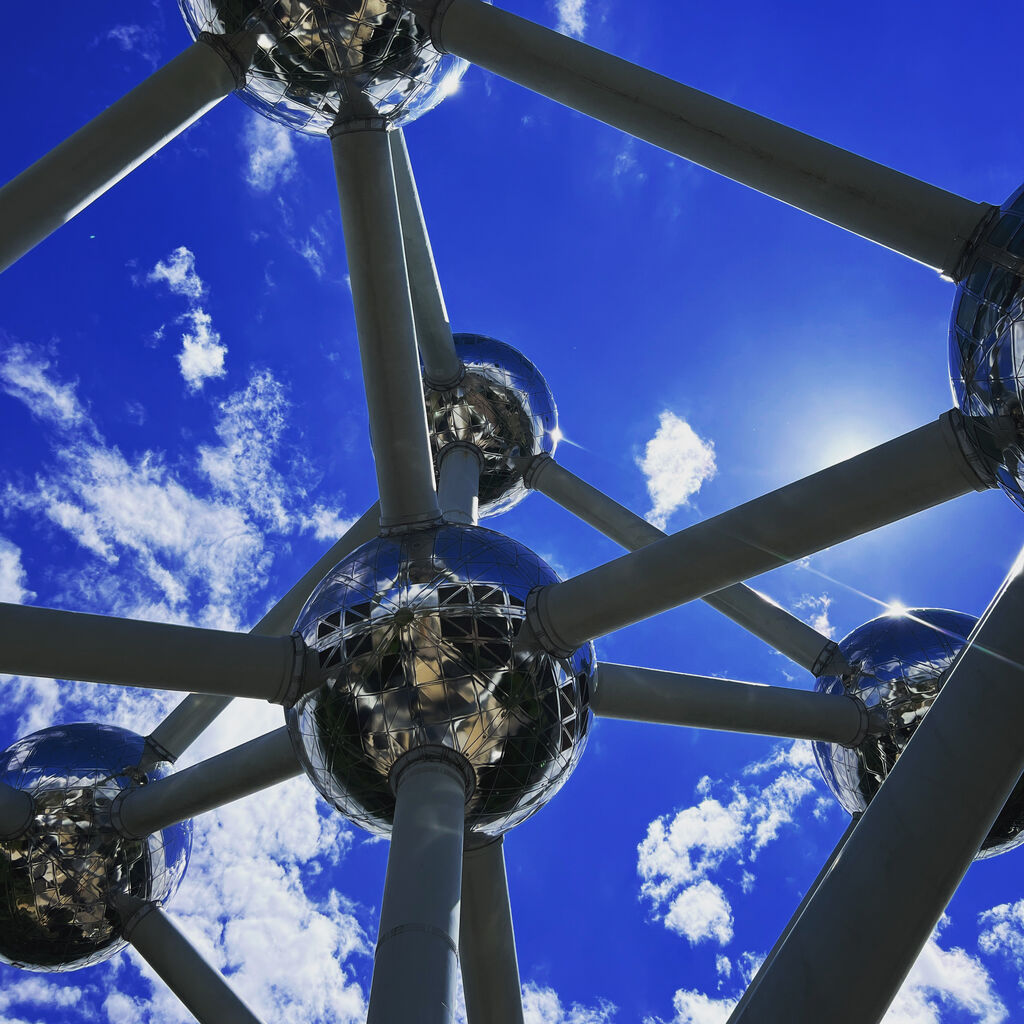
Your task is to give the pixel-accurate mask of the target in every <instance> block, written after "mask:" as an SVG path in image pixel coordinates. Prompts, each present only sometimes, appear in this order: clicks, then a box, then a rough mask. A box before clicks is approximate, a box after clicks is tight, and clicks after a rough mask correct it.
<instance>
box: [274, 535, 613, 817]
mask: <svg viewBox="0 0 1024 1024" xmlns="http://www.w3.org/2000/svg"><path fill="white" fill-rule="evenodd" d="M556 581H557V577H556V576H555V574H554V573H553V572H552V571H551V569H550V568H548V566H547V565H545V563H544V562H542V561H541V560H540V559H539V558H538V557H537V556H536V555H535V554H533V553H532V552H531V551H529V550H527V549H526V548H524V547H523V546H522V545H521V544H519V543H517V542H516V541H514V540H511V539H510V538H508V537H504V536H502V535H501V534H498V533H494V532H493V531H491V530H485V529H482V528H481V527H478V526H457V525H444V526H438V527H432V528H430V529H426V530H416V531H414V532H409V533H402V534H398V535H395V536H391V537H379V538H377V539H376V540H372V541H370V542H369V543H367V544H364V545H363V546H362V547H361V548H358V549H357V550H356V551H354V552H353V553H352V554H351V555H349V556H348V557H347V558H345V559H344V560H342V561H341V562H339V563H338V565H336V566H335V567H334V568H333V569H332V570H331V572H330V573H329V574H328V575H327V577H326V578H325V579H324V580H323V581H322V582H321V583H320V585H319V586H318V587H317V589H316V590H315V591H314V592H313V594H312V596H311V597H310V599H309V601H308V602H307V604H306V607H305V608H304V609H303V610H302V613H301V615H300V616H299V620H298V622H297V624H296V629H297V630H298V631H300V632H301V633H302V635H303V637H304V639H305V640H306V643H307V644H309V645H310V646H311V647H313V648H315V649H316V650H317V651H318V652H319V663H320V673H321V678H322V679H323V685H322V686H320V688H319V689H317V690H314V691H313V692H312V693H309V694H307V695H306V696H305V697H303V698H302V699H301V700H300V701H299V702H298V704H296V705H295V707H294V708H291V709H290V710H289V711H288V712H287V720H288V729H289V731H290V733H291V736H292V742H293V743H294V744H295V749H296V752H297V753H298V755H299V758H300V760H301V762H302V764H303V766H304V767H305V769H306V772H307V773H308V774H309V777H310V778H311V779H312V780H313V784H314V785H315V786H316V788H317V789H318V790H319V791H320V792H321V793H322V794H323V796H324V798H325V799H326V800H328V801H329V802H330V803H332V804H333V805H334V806H335V807H337V808H338V809H339V810H340V811H342V812H343V813H344V814H346V815H348V817H349V818H351V819H352V820H353V821H354V822H356V823H357V824H359V825H362V826H363V827H364V828H366V829H369V830H370V831H371V832H377V833H382V834H386V833H388V832H389V831H390V827H391V821H392V816H393V814H394V805H395V801H394V796H393V795H392V792H391V789H390V788H389V784H388V774H389V772H390V770H391V767H392V766H393V765H394V763H395V762H396V761H397V760H398V758H400V757H401V756H402V755H403V754H404V753H406V752H407V751H409V750H413V749H415V748H417V747H420V746H424V745H441V746H444V747H449V748H451V749H452V750H455V751H458V752H459V753H460V754H462V755H463V757H465V758H466V760H467V761H468V762H469V764H470V766H471V767H472V769H473V772H474V773H475V779H476V788H475V791H474V792H473V794H472V796H471V797H470V799H469V802H468V803H467V806H466V825H467V828H468V829H471V830H473V831H475V832H478V833H482V834H485V835H492V836H493V835H499V834H501V833H502V832H505V831H507V830H508V829H510V828H512V826H513V825H516V824H518V823H519V822H521V821H523V820H524V819H525V818H527V817H529V816H530V815H531V814H533V813H534V812H535V811H537V810H538V809H539V808H540V807H541V806H543V805H544V804H545V803H547V801H548V800H550V799H551V797H552V796H554V794H555V793H556V792H557V791H558V789H559V788H561V786H562V784H563V783H564V782H565V781H566V779H567V778H568V777H569V775H570V773H571V772H572V770H573V769H574V768H575V767H576V763H577V762H578V761H579V758H580V756H581V754H582V753H583V748H584V745H585V742H586V737H587V731H588V729H589V725H590V709H589V702H590V681H591V676H592V674H593V666H594V652H593V647H592V645H590V644H586V645H585V646H583V647H581V648H580V649H579V650H578V651H576V652H575V654H573V655H572V656H571V657H568V658H557V657H554V656H552V655H550V654H547V653H544V652H541V653H529V654H525V655H524V654H520V653H518V652H513V641H514V640H515V638H516V635H517V633H518V632H519V629H520V628H521V626H522V623H523V621H524V619H525V617H526V610H525V604H526V596H527V594H528V593H529V592H530V591H531V590H532V589H533V588H534V587H539V586H543V585H545V584H548V583H554V582H556Z"/></svg>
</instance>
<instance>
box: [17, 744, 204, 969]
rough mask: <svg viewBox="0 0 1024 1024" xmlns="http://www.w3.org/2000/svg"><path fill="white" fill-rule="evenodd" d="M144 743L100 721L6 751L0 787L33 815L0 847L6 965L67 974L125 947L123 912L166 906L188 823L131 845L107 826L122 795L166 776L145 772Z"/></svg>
mask: <svg viewBox="0 0 1024 1024" xmlns="http://www.w3.org/2000/svg"><path fill="white" fill-rule="evenodd" d="M145 743H146V741H145V739H144V738H143V737H142V736H137V735H135V734H134V733H131V732H128V731H127V730H125V729H118V728H115V727H113V726H104V725H86V724H79V725H66V726H59V727H57V728H53V729H44V730H43V731H41V732H37V733H33V734H32V735H31V736H26V737H25V738H24V739H22V740H19V741H18V742H17V743H15V744H13V745H12V746H10V747H8V749H7V750H6V751H4V753H3V754H0V781H2V782H4V783H6V784H7V785H8V786H13V787H14V788H15V789H20V790H23V791H25V792H27V793H29V794H31V796H32V798H33V800H34V801H35V815H34V817H33V820H32V822H31V824H30V825H29V827H28V829H27V830H26V831H25V832H24V833H23V834H21V835H20V836H18V837H17V838H16V839H12V840H7V841H6V842H2V843H0V960H2V961H3V962H4V963H8V964H13V965H14V966H15V967H24V968H27V969H29V970H33V971H70V970H75V969H77V968H79V967H85V966H87V965H88V964H94V963H98V962H99V961H101V960H106V959H109V958H110V957H111V956H113V955H114V954H115V953H116V952H118V950H120V949H122V948H124V941H123V939H122V937H121V928H120V918H119V915H118V911H117V907H118V905H119V904H120V903H121V902H122V901H123V900H124V899H126V898H134V899H141V900H161V901H163V900H166V899H168V898H169V897H170V896H171V895H172V894H173V893H174V891H175V890H176V889H177V887H178V883H179V882H180V881H181V878H182V875H183V874H184V872H185V868H186V866H187V864H188V857H189V852H190V850H191V845H192V828H191V824H190V823H188V822H183V823H181V824H178V825H174V826H173V827H171V828H166V829H163V830H161V831H159V832H157V833H155V834H153V835H148V836H146V837H144V838H141V839H125V838H124V837H122V836H121V835H119V834H118V833H117V832H116V831H115V829H114V828H113V825H112V824H111V820H110V807H111V803H112V802H113V800H114V799H115V797H117V795H118V794H119V793H121V792H122V791H124V790H126V789H128V788H130V787H132V786H137V785H141V784H143V783H148V782H150V781H153V780H156V779H159V778H160V777H161V774H162V773H161V772H160V771H155V770H150V771H148V772H145V773H144V772H142V771H141V770H140V769H139V768H138V765H139V762H140V759H141V758H142V754H143V749H144V747H145Z"/></svg>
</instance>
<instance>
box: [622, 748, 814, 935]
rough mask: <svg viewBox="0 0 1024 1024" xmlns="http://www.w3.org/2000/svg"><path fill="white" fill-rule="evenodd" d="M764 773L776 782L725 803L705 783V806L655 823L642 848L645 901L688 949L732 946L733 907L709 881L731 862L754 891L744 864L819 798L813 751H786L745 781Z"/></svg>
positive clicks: (743, 786) (734, 789)
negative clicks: (694, 945) (802, 808)
mask: <svg viewBox="0 0 1024 1024" xmlns="http://www.w3.org/2000/svg"><path fill="white" fill-rule="evenodd" d="M804 748H808V749H807V750H805V749H804ZM767 771H774V772H775V777H774V778H772V779H770V780H764V779H758V780H757V781H756V782H753V783H738V782H737V783H733V784H731V785H730V786H729V787H727V788H726V789H725V793H726V795H725V796H724V797H723V798H719V797H718V796H715V795H713V793H714V791H715V790H716V789H720V788H722V787H721V785H720V784H718V783H715V782H713V781H712V780H710V779H708V778H706V777H705V778H704V779H702V780H701V781H700V783H698V786H697V792H698V795H699V796H700V797H701V799H700V801H699V802H698V803H696V804H693V805H692V806H690V807H684V808H683V809H682V810H680V811H677V812H676V813H675V814H674V815H665V816H663V817H661V818H656V819H655V820H654V821H652V822H651V823H650V825H649V826H648V828H647V835H646V836H645V838H644V840H643V842H642V843H640V845H639V847H638V848H637V872H638V873H639V875H640V878H641V879H642V885H641V889H640V891H641V894H642V895H643V896H644V897H645V898H646V899H648V900H649V901H650V903H651V906H652V909H653V910H654V912H655V915H656V916H657V917H659V918H660V919H661V920H662V921H663V923H664V925H665V927H666V928H668V929H669V930H671V931H675V932H676V933H677V934H680V935H682V936H684V937H685V938H687V939H689V941H690V942H691V943H697V942H700V941H703V940H705V939H711V940H713V941H715V942H717V943H718V944H719V945H720V946H724V945H726V944H727V943H729V942H730V941H731V940H732V908H731V906H730V904H729V900H728V898H727V896H726V894H725V892H724V890H723V889H722V888H721V886H720V885H718V884H717V883H716V882H713V881H712V880H711V875H712V874H714V873H715V872H717V871H719V870H720V869H721V868H722V867H723V866H724V865H725V864H726V863H727V862H729V864H730V865H731V866H732V867H733V868H740V869H741V870H740V871H739V872H734V873H736V874H737V877H736V878H735V879H734V881H735V882H736V883H737V884H738V885H739V886H740V887H741V889H742V890H743V891H744V892H749V890H750V889H751V888H752V887H753V883H754V876H753V874H752V873H751V872H750V871H749V870H748V869H747V868H746V864H747V862H748V861H752V860H753V859H755V858H756V856H757V854H758V852H759V851H760V850H761V849H763V848H764V847H765V846H767V845H768V844H769V843H771V842H774V841H775V840H776V839H777V838H778V836H779V834H780V832H781V831H782V829H783V828H784V827H785V826H787V825H789V824H791V823H792V822H793V821H794V819H795V816H796V812H797V810H798V808H799V807H800V805H801V804H802V803H803V802H804V801H805V800H806V799H807V798H808V797H809V796H811V795H812V794H813V793H814V786H815V783H814V781H813V780H814V776H815V768H814V761H813V756H811V755H810V753H809V744H806V743H794V744H790V745H788V746H786V747H781V748H779V750H778V751H777V752H776V753H775V754H774V755H773V756H772V757H771V758H769V759H767V760H766V761H764V762H762V763H761V764H754V765H749V766H748V767H747V769H746V771H745V773H744V774H745V775H747V776H750V775H761V774H763V773H764V772H767Z"/></svg>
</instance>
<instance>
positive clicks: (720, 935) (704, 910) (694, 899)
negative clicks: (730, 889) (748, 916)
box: [665, 878, 732, 946]
mask: <svg viewBox="0 0 1024 1024" xmlns="http://www.w3.org/2000/svg"><path fill="white" fill-rule="evenodd" d="M665 927H666V928H668V929H669V931H673V932H675V933H676V934H677V935H682V936H684V937H685V938H687V939H689V940H690V943H691V945H696V944H697V943H698V942H703V941H704V940H705V939H714V941H715V942H717V943H718V945H720V946H725V945H727V944H728V943H729V942H731V941H732V908H731V907H730V906H729V901H728V900H727V899H726V898H725V893H724V892H723V891H722V889H721V886H718V885H715V883H714V882H709V881H708V880H707V879H706V878H705V879H702V880H701V881H699V882H697V883H696V885H688V886H687V887H686V888H685V889H683V890H682V891H681V892H679V893H677V894H676V896H675V897H673V899H672V902H671V903H670V904H669V908H668V912H667V913H666V914H665Z"/></svg>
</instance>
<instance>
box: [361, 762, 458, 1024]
mask: <svg viewBox="0 0 1024 1024" xmlns="http://www.w3.org/2000/svg"><path fill="white" fill-rule="evenodd" d="M449 756H451V757H458V755H451V754H450V752H449ZM406 758H407V759H403V760H402V761H399V762H398V764H396V766H395V768H394V769H393V771H392V785H393V787H394V789H395V794H396V804H395V823H394V828H393V830H392V833H391V851H390V853H389V854H388V870H387V877H386V880H385V882H384V900H383V903H382V904H381V911H380V931H379V933H378V935H377V951H376V954H375V956H374V962H373V981H372V983H371V986H370V1008H369V1012H368V1014H367V1017H366V1024H397V1022H399V1021H401V1022H402V1024H452V1021H453V1019H454V1013H455V990H456V982H457V973H458V969H459V954H458V949H459V913H460V894H461V891H462V843H463V829H464V827H465V813H466V811H465V805H466V788H467V785H466V783H467V776H466V774H465V771H464V770H463V767H462V766H461V765H459V764H456V763H454V762H453V761H452V762H450V761H448V760H444V761H442V760H437V759H434V758H433V757H432V756H431V755H430V754H428V753H426V752H423V751H413V752H412V753H411V754H407V755H406ZM466 767H467V768H468V766H466Z"/></svg>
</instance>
